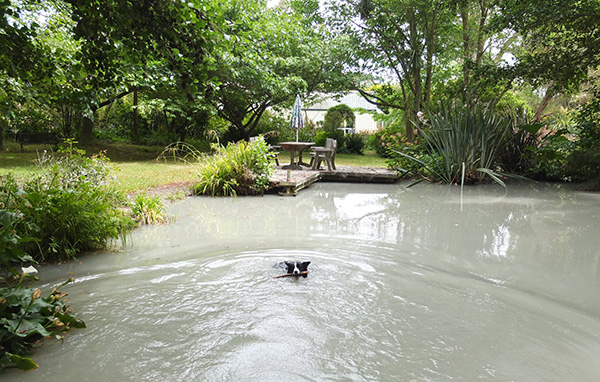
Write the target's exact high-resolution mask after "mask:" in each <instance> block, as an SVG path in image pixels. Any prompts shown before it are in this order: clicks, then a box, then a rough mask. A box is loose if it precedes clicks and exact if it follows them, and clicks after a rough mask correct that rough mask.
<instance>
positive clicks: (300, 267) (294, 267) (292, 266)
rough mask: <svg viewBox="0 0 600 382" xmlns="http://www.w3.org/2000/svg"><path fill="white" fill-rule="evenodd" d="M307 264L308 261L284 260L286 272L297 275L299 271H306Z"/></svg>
mask: <svg viewBox="0 0 600 382" xmlns="http://www.w3.org/2000/svg"><path fill="white" fill-rule="evenodd" d="M308 264H310V261H304V262H299V261H286V262H285V265H286V266H287V273H291V274H294V275H299V274H300V272H304V271H308ZM302 276H304V277H306V275H302Z"/></svg>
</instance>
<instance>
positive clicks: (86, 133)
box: [79, 116, 94, 146]
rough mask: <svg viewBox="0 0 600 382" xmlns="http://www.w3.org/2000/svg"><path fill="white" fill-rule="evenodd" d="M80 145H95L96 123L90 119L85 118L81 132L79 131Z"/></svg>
mask: <svg viewBox="0 0 600 382" xmlns="http://www.w3.org/2000/svg"><path fill="white" fill-rule="evenodd" d="M79 143H80V144H82V145H84V146H88V145H91V144H93V143H94V121H92V119H91V118H90V117H87V116H84V117H83V119H82V121H81V130H80V131H79Z"/></svg>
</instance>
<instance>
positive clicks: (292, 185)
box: [270, 166, 398, 196]
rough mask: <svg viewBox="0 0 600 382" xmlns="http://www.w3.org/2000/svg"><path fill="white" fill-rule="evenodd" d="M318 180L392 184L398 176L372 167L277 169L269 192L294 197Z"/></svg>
mask: <svg viewBox="0 0 600 382" xmlns="http://www.w3.org/2000/svg"><path fill="white" fill-rule="evenodd" d="M288 174H289V175H288ZM288 176H289V178H288ZM320 180H322V181H328V182H360V183H394V182H396V181H398V174H397V173H396V172H395V171H393V170H388V169H385V168H374V167H351V166H338V168H337V170H335V171H328V170H317V171H315V170H311V169H304V170H302V171H295V170H283V169H282V168H281V167H278V168H277V169H276V170H275V173H274V174H273V175H272V176H271V179H270V182H271V191H277V192H278V193H279V195H283V196H296V195H297V194H298V192H299V191H300V190H302V189H304V188H306V187H308V186H310V185H311V184H313V183H315V182H318V181H320Z"/></svg>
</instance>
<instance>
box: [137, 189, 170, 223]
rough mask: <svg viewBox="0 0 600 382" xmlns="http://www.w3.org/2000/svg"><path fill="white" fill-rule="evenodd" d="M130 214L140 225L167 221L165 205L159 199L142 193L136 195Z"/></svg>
mask: <svg viewBox="0 0 600 382" xmlns="http://www.w3.org/2000/svg"><path fill="white" fill-rule="evenodd" d="M131 212H132V215H133V218H134V219H135V220H136V221H137V222H138V223H140V224H161V223H165V222H166V221H167V219H166V216H165V205H164V204H163V202H162V200H161V199H160V197H158V196H151V195H148V194H146V193H144V192H142V193H139V194H137V195H136V197H135V200H134V201H133V203H132V207H131Z"/></svg>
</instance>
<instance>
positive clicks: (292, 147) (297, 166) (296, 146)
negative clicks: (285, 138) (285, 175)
mask: <svg viewBox="0 0 600 382" xmlns="http://www.w3.org/2000/svg"><path fill="white" fill-rule="evenodd" d="M277 144H278V145H279V146H280V147H281V149H282V150H285V151H289V152H290V164H288V165H285V166H283V167H282V168H283V169H285V170H302V165H306V166H308V163H303V162H302V151H304V150H306V149H309V148H311V147H312V146H313V145H314V144H315V143H314V142H277ZM296 152H297V153H298V154H297V155H296ZM296 156H297V157H298V161H297V162H295V161H294V160H295V159H296Z"/></svg>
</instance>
